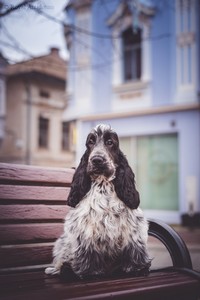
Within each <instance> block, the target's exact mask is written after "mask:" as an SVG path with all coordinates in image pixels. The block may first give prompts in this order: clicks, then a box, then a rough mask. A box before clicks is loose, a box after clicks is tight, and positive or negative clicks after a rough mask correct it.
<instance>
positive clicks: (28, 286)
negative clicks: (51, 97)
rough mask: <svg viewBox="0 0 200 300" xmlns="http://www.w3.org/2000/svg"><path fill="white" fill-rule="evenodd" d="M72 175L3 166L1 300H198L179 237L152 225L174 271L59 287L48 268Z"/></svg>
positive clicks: (199, 286) (196, 278)
mask: <svg viewBox="0 0 200 300" xmlns="http://www.w3.org/2000/svg"><path fill="white" fill-rule="evenodd" d="M73 174H74V170H72V169H52V168H41V167H32V166H22V165H11V164H4V163H2V164H0V299H16V300H17V299H18V300H21V299H29V300H31V299H34V300H35V299H37V300H39V299H56V300H59V299H76V300H77V299H79V300H84V299H85V300H86V299H87V300H89V299H110V298H112V299H123V300H124V299H154V300H156V299H162V300H164V299H170V300H172V299H181V300H183V299H189V300H191V299H198V296H199V295H200V275H199V273H197V272H194V271H193V270H192V264H191V259H190V255H189V252H188V250H187V248H186V246H185V244H184V243H183V241H182V239H181V238H180V237H179V236H178V235H177V234H176V232H175V231H174V230H173V229H172V228H170V227H169V226H167V225H166V224H163V223H161V222H156V221H153V220H150V229H149V235H151V236H154V237H156V238H158V239H159V240H160V241H162V243H164V245H165V246H166V247H167V249H168V251H169V253H170V255H171V258H172V261H173V267H171V268H165V269H160V270H154V271H153V270H152V271H151V272H150V275H149V276H147V277H124V278H122V277H120V278H109V279H108V278H107V279H98V280H97V279H96V280H95V279H94V280H85V281H80V282H77V281H76V282H72V283H66V282H61V280H60V278H59V277H58V276H54V277H49V276H47V275H45V274H44V268H45V267H46V266H47V265H49V264H50V263H51V261H52V247H53V243H54V241H55V239H56V238H57V237H59V235H60V234H61V233H62V231H63V219H64V217H65V215H66V213H67V211H68V207H67V206H66V199H67V195H68V193H69V189H70V183H71V181H72V177H73Z"/></svg>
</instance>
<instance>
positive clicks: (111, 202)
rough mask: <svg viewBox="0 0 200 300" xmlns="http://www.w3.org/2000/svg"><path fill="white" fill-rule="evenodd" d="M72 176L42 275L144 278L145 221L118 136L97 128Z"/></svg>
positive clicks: (147, 260)
mask: <svg viewBox="0 0 200 300" xmlns="http://www.w3.org/2000/svg"><path fill="white" fill-rule="evenodd" d="M86 147H87V149H86V151H85V153H84V155H83V157H82V159H81V162H80V164H79V166H78V168H77V170H76V172H75V174H74V178H73V181H72V186H71V191H70V194H69V197H68V200H67V204H68V205H69V206H71V209H70V211H69V212H68V213H67V216H66V219H65V224H64V233H63V234H62V235H61V237H60V238H59V239H58V240H57V241H56V243H55V246H54V250H53V257H54V260H53V266H52V267H49V268H47V269H46V270H45V272H46V274H60V275H61V276H65V277H66V279H68V280H70V279H72V278H74V277H75V276H76V277H80V278H85V277H90V276H97V275H98V276H99V275H104V276H108V275H112V274H119V273H120V274H121V273H131V274H133V275H137V274H146V273H148V271H149V268H150V265H151V259H150V258H149V256H148V253H147V238H148V223H147V221H146V219H145V218H144V216H143V212H142V211H141V209H140V208H138V206H139V203H140V199H139V193H138V192H137V190H136V188H135V178H134V177H135V176H134V174H133V172H132V170H131V168H130V166H129V164H128V162H127V159H126V158H125V156H124V154H123V153H122V152H121V150H120V149H119V140H118V136H117V134H116V132H114V131H113V130H112V129H111V127H110V126H108V125H98V126H96V127H95V128H94V129H93V130H92V131H91V132H90V133H89V135H88V137H87V141H86Z"/></svg>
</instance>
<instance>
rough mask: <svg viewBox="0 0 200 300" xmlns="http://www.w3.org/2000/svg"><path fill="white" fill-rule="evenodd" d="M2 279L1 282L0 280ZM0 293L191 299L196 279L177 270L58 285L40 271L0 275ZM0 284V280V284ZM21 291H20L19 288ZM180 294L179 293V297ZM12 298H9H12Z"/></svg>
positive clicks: (35, 296) (26, 296)
mask: <svg viewBox="0 0 200 300" xmlns="http://www.w3.org/2000/svg"><path fill="white" fill-rule="evenodd" d="M1 279H2V280H3V282H2V281H1ZM0 281H1V282H2V294H3V295H6V296H7V297H8V298H6V299H11V298H9V295H11V297H13V296H14V295H15V299H16V300H18V299H20V300H22V299H30V300H31V299H57V300H60V299H76V300H91V299H110V298H112V299H123V300H124V299H143V300H144V299H145V300H146V299H154V300H158V299H159V300H160V299H162V300H166V299H171V300H172V299H182V300H183V299H186V297H188V296H189V298H188V299H191V298H192V299H193V296H194V295H197V293H198V291H199V286H198V280H193V279H191V278H190V277H189V276H188V275H187V274H180V273H177V272H170V273H162V272H158V273H156V274H155V273H152V274H150V275H149V276H148V277H135V278H134V277H133V278H121V279H104V280H99V281H80V282H74V283H68V284H62V283H61V282H60V280H59V278H57V277H56V278H52V277H46V276H45V275H44V273H42V272H35V273H28V274H26V277H25V275H24V277H23V275H20V274H18V275H15V276H11V277H9V275H7V276H4V277H3V276H0ZM0 284H1V283H0ZM21 290H22V291H23V292H22V291H21ZM180 295H181V296H180ZM12 299H13V298H12Z"/></svg>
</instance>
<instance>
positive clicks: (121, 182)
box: [67, 124, 140, 209]
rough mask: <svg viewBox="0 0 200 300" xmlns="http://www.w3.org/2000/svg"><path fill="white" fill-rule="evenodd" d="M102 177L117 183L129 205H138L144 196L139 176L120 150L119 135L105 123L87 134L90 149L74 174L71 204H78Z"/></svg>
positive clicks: (68, 202)
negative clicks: (137, 179) (95, 181)
mask: <svg viewBox="0 0 200 300" xmlns="http://www.w3.org/2000/svg"><path fill="white" fill-rule="evenodd" d="M99 176H104V177H105V178H106V179H107V180H108V181H112V182H113V184H114V187H115V191H116V193H117V196H118V198H119V199H120V200H122V201H123V202H124V203H125V204H126V205H127V206H128V207H129V208H131V209H134V208H137V207H138V205H139V202H140V199H139V193H138V192H137V190H136V188H135V176H134V173H133V172H132V170H131V168H130V166H129V164H128V162H127V159H126V157H125V156H124V154H123V153H122V152H121V150H120V149H119V139H118V135H117V133H116V132H115V131H114V130H113V129H112V128H111V127H110V126H108V125H103V124H101V125H98V126H96V127H95V128H94V129H93V130H92V131H91V132H90V133H89V135H88V137H87V140H86V151H85V153H84V155H83V156H82V158H81V162H80V164H79V166H78V168H77V170H76V172H75V174H74V178H73V182H72V186H71V191H70V194H69V197H68V200H67V204H68V205H70V206H73V207H75V206H76V205H77V204H78V203H79V202H80V201H81V200H82V198H83V197H84V196H85V195H86V193H87V192H88V191H89V190H90V187H91V182H92V181H94V180H96V179H97V178H98V177H99Z"/></svg>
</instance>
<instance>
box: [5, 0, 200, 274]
mask: <svg viewBox="0 0 200 300" xmlns="http://www.w3.org/2000/svg"><path fill="white" fill-rule="evenodd" d="M199 54H200V1H199V0H71V1H67V0H58V1H53V0H51V1H45V0H32V1H31V0H27V1H22V0H19V1H0V161H1V162H8V163H20V164H31V165H39V166H52V167H76V166H77V165H78V163H79V160H80V157H81V156H82V154H83V152H84V150H85V139H86V136H87V134H88V132H89V131H90V130H91V128H93V127H94V126H96V125H97V124H99V123H106V124H110V125H111V127H113V128H114V129H115V130H116V132H117V133H118V135H119V138H120V145H121V149H122V150H123V152H124V153H125V155H126V156H127V158H128V160H129V163H130V165H131V166H132V168H133V170H134V173H135V175H136V185H137V188H138V190H139V192H140V195H141V207H142V208H143V210H144V211H145V214H146V216H147V217H150V218H159V219H161V220H163V221H165V222H167V223H169V224H172V225H173V226H174V227H175V228H176V230H177V231H179V232H180V234H181V235H182V236H183V238H184V239H185V241H186V242H187V243H189V247H190V251H192V253H193V254H192V255H193V256H192V258H193V261H194V263H195V268H196V269H199V270H200V229H199V227H200V155H199V154H200V56H199ZM181 225H184V226H181ZM152 244H155V243H152ZM159 249H160V248H159V247H157V248H154V249H153V251H157V250H159ZM159 251H160V250H159ZM159 251H158V252H159ZM155 255H157V254H155ZM155 255H154V254H153V256H155Z"/></svg>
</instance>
